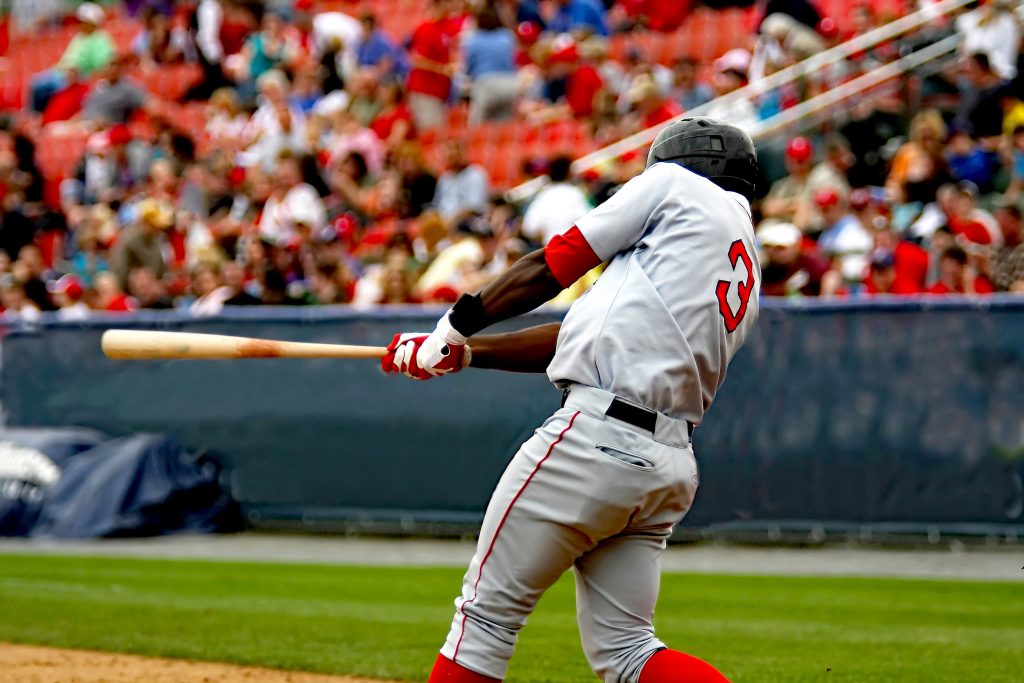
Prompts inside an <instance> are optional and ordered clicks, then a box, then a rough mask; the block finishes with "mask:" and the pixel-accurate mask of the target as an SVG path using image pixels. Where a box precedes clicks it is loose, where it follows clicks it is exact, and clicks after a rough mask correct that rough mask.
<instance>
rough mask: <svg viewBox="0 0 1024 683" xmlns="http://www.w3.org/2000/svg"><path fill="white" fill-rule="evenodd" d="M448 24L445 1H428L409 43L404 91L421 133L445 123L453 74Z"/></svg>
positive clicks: (450, 37)
mask: <svg viewBox="0 0 1024 683" xmlns="http://www.w3.org/2000/svg"><path fill="white" fill-rule="evenodd" d="M448 20H449V13H448V9H447V0H430V4H429V5H428V6H427V15H426V18H425V19H424V21H423V22H422V23H421V24H420V25H419V26H418V27H416V30H415V31H413V34H412V38H411V39H410V41H409V58H410V62H411V67H412V68H411V71H410V72H409V79H408V81H407V82H406V91H407V92H408V102H409V109H410V110H411V111H412V117H413V121H415V123H416V128H417V130H420V131H427V130H432V129H434V128H437V127H439V126H440V125H442V124H443V123H444V117H445V102H447V101H448V96H449V94H450V93H451V86H452V75H453V74H454V73H455V68H454V66H453V64H452V54H451V43H452V36H451V34H450V33H449V28H448V25H447V24H448Z"/></svg>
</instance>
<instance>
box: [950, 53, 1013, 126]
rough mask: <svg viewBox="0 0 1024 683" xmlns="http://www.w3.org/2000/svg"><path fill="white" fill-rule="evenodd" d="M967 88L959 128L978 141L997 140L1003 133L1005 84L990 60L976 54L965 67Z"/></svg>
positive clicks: (966, 61)
mask: <svg viewBox="0 0 1024 683" xmlns="http://www.w3.org/2000/svg"><path fill="white" fill-rule="evenodd" d="M963 70H964V76H965V78H966V87H962V88H961V98H962V104H961V108H960V112H959V113H958V116H957V120H956V122H957V124H958V125H961V126H963V127H965V128H966V129H967V130H968V131H969V132H970V133H971V135H972V136H974V137H975V138H978V139H982V138H995V137H998V136H999V135H1001V134H1002V132H1003V100H1004V97H1005V93H1006V84H1005V82H1004V81H1003V80H1002V79H1001V78H1000V77H999V76H998V75H997V74H996V72H995V71H994V70H993V69H992V66H991V64H989V61H988V56H987V55H985V54H984V53H981V52H979V53H975V54H973V55H970V56H968V57H967V58H966V59H965V60H964V63H963Z"/></svg>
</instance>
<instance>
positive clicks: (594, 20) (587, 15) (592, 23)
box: [547, 0, 609, 38]
mask: <svg viewBox="0 0 1024 683" xmlns="http://www.w3.org/2000/svg"><path fill="white" fill-rule="evenodd" d="M555 5H556V6H557V11H556V13H555V16H554V17H553V18H552V19H551V21H550V22H549V23H548V26H547V28H548V30H549V31H551V32H552V33H571V34H574V35H575V36H576V37H577V38H585V37H587V36H589V35H598V36H607V35H608V34H609V29H608V17H607V16H606V10H605V7H604V5H603V4H601V2H599V1H598V0H555Z"/></svg>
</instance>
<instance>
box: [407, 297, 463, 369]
mask: <svg viewBox="0 0 1024 683" xmlns="http://www.w3.org/2000/svg"><path fill="white" fill-rule="evenodd" d="M449 313H451V311H447V312H446V313H445V314H444V315H442V316H441V319H440V320H438V321H437V327H435V328H434V331H433V332H431V333H430V334H429V335H428V336H427V338H426V339H424V340H423V342H422V343H421V344H420V345H419V348H417V350H416V357H415V359H414V364H415V365H416V366H417V367H418V368H419V369H420V372H422V373H425V374H427V375H429V376H431V377H437V376H439V375H447V374H448V373H450V372H458V371H459V370H461V369H462V368H463V367H465V366H466V365H468V364H469V358H468V356H467V354H468V350H469V347H468V346H466V341H467V340H466V337H464V336H462V334H460V333H459V331H458V330H456V329H455V328H454V327H452V324H451V322H449V320H448V314H449ZM422 379H427V377H423V378H422Z"/></svg>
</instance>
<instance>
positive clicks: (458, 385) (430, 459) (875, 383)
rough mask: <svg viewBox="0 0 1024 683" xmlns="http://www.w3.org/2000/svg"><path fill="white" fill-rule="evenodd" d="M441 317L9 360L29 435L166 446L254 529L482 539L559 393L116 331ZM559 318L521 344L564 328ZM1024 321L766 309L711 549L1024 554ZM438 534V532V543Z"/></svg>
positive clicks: (68, 335)
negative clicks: (989, 543)
mask: <svg viewBox="0 0 1024 683" xmlns="http://www.w3.org/2000/svg"><path fill="white" fill-rule="evenodd" d="M439 313H440V310H432V309H422V308H409V309H395V308H391V309H386V310H382V311H376V312H370V313H361V312H357V311H353V310H351V309H300V310H296V309H276V310H268V309H257V310H248V311H232V312H228V313H226V314H225V315H223V316H221V317H218V318H213V319H204V320H196V319H191V318H188V317H185V316H182V315H180V314H176V313H142V314H138V315H135V316H128V317H124V318H114V319H107V320H104V321H99V322H96V321H93V322H88V323H81V324H72V323H63V324H61V323H47V324H45V325H44V326H42V327H40V328H38V329H35V330H22V331H17V332H14V333H12V334H10V335H8V337H7V338H6V339H5V340H4V344H3V367H2V370H0V372H2V375H0V396H2V404H3V407H4V410H5V411H6V414H7V420H8V424H9V425H12V426H13V425H18V426H62V425H76V426H82V427H91V428H95V429H100V430H102V431H104V432H106V433H110V434H117V435H130V434H134V433H138V432H161V433H168V434H171V435H174V436H175V437H177V438H178V439H180V440H181V441H182V442H183V443H184V444H185V445H186V446H187V447H188V448H190V449H192V450H201V451H206V452H209V453H210V455H211V457H215V458H216V459H217V460H218V462H220V463H221V464H223V466H224V467H225V469H226V471H227V472H229V473H230V478H231V483H232V487H231V488H232V493H233V494H234V495H235V496H236V497H237V499H238V500H239V502H240V503H241V505H242V508H243V511H244V512H245V514H246V515H247V516H248V519H249V520H250V521H254V522H260V523H262V522H267V521H271V522H274V521H279V520H290V521H292V522H294V523H297V524H313V523H316V522H318V521H322V520H356V521H360V522H361V521H366V520H389V521H392V522H398V523H400V524H402V525H404V527H403V528H414V527H415V528H427V529H429V528H430V527H429V525H430V524H431V523H464V524H468V525H472V524H474V523H476V522H478V520H479V519H480V516H481V514H482V511H483V509H484V506H485V505H486V502H487V499H488V496H489V494H490V491H491V489H492V487H493V486H494V484H495V482H496V481H497V479H498V477H499V476H500V474H501V471H502V469H503V468H504V466H505V463H506V462H507V461H508V459H509V458H510V457H511V456H512V455H513V453H514V452H515V450H516V448H517V447H518V445H519V444H520V443H521V442H522V441H523V440H524V439H525V438H527V437H528V436H529V434H530V433H531V431H532V430H533V429H534V428H535V427H536V426H537V425H538V424H540V423H541V422H542V421H543V420H544V418H545V417H546V416H547V415H548V414H549V413H550V412H551V411H552V410H553V409H554V408H556V407H557V405H558V401H559V394H558V392H557V391H556V390H554V389H553V388H552V387H551V386H550V384H548V382H547V380H546V378H545V377H543V376H540V375H535V376H525V375H512V374H506V373H496V372H488V371H477V370H472V371H468V372H463V373H459V374H458V375H454V376H452V377H445V378H442V379H440V380H434V381H431V382H409V381H408V380H405V379H404V378H394V377H386V376H384V375H383V374H382V373H381V371H380V369H379V367H377V364H376V363H374V362H372V361H352V360H348V361H344V360H305V361H304V360H245V361H146V362H138V361H135V362H132V361H112V360H109V359H106V358H104V357H103V356H102V355H101V353H100V350H99V339H100V335H101V334H102V332H103V329H104V328H106V327H115V326H116V327H135V328H152V329H165V330H184V331H192V332H212V333H219V334H236V335H243V336H263V337H269V338H279V339H292V340H298V341H314V342H341V343H351V344H385V343H387V341H389V340H390V338H391V336H392V334H394V332H395V331H398V330H408V329H414V330H415V329H420V330H422V329H430V327H431V326H432V324H433V321H434V320H435V319H436V317H437V315H438V314H439ZM557 319H558V314H556V313H541V314H538V315H535V316H532V317H530V318H529V319H528V320H526V321H519V322H516V323H510V324H509V325H506V328H508V327H512V326H519V325H524V324H539V323H543V322H549V321H551V320H557ZM1022 406H1024V301H1022V300H1021V299H1020V298H990V299H984V300H982V299H973V300H968V299H959V300H957V299H935V298H932V299H928V300H921V301H882V302H878V301H873V302H867V303H865V302H860V303H858V302H852V303H838V304H828V303H818V302H803V303H790V302H778V301H765V302H763V305H762V316H761V320H760V322H759V323H758V326H757V328H756V331H755V333H754V334H753V335H752V338H751V339H750V340H749V342H748V343H747V345H746V346H745V347H744V349H743V350H742V351H741V352H740V353H739V355H737V357H736V359H735V361H734V363H733V365H732V367H731V368H730V370H729V377H728V379H727V381H726V383H725V386H724V387H723V389H722V391H721V392H720V394H719V396H718V398H717V400H716V403H715V405H714V407H713V408H712V411H711V413H710V414H709V415H708V417H707V419H706V420H705V422H704V423H703V424H702V425H701V426H700V427H699V428H698V429H697V431H696V434H695V437H694V441H695V445H696V451H697V458H698V461H699V462H700V466H701V481H702V485H701V490H700V491H699V492H698V495H697V500H696V503H695V505H694V508H693V510H692V511H691V513H690V514H689V515H688V516H687V519H686V520H685V523H684V525H685V526H688V527H691V528H694V527H697V528H704V529H707V528H713V529H715V528H717V529H721V528H753V529H766V528H767V529H771V528H783V529H785V528H802V529H812V528H825V529H826V530H827V529H837V530H839V529H853V530H858V529H859V530H863V529H869V530H870V529H879V530H886V529H890V530H900V531H909V532H917V533H923V532H927V531H929V530H931V529H943V530H953V531H956V530H965V531H972V532H973V531H978V532H981V533H1016V534H1020V533H1024V486H1022V479H1024V408H1022ZM423 525H428V526H426V527H424V526H423Z"/></svg>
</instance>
